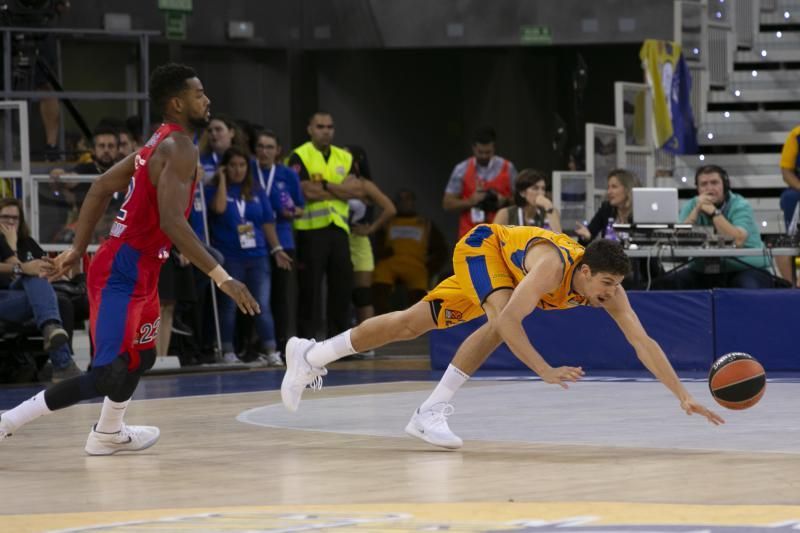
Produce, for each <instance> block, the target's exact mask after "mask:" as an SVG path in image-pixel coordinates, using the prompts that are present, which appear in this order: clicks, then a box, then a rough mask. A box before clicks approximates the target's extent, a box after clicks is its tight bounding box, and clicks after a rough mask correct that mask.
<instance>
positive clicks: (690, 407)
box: [681, 397, 725, 426]
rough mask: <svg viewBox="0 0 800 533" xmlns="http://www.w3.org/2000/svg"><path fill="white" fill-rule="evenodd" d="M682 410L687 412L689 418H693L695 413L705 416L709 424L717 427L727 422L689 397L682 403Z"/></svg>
mask: <svg viewBox="0 0 800 533" xmlns="http://www.w3.org/2000/svg"><path fill="white" fill-rule="evenodd" d="M681 409H683V410H684V411H686V414H687V415H689V416H691V415H692V414H694V413H697V414H699V415H703V416H704V417H706V418H707V419H708V421H709V422H711V423H712V424H714V425H715V426H718V425H720V424H724V423H725V420H723V419H722V417H721V416H719V415H718V414H717V413H715V412H714V411H712V410H711V409H707V408H705V407H703V406H702V405H700V404H699V403H697V402H696V401H694V398H692V397H689V398H687V399H685V400H683V401H682V402H681Z"/></svg>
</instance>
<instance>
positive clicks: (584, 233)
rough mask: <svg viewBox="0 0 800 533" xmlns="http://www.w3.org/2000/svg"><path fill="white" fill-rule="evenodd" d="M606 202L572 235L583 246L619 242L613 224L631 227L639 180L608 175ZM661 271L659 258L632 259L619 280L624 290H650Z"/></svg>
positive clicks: (616, 171) (622, 174) (617, 173)
mask: <svg viewBox="0 0 800 533" xmlns="http://www.w3.org/2000/svg"><path fill="white" fill-rule="evenodd" d="M606 183H607V189H606V200H605V201H604V202H603V203H602V204H600V209H598V210H597V212H596V213H595V215H594V216H593V217H592V220H591V222H589V226H588V227H587V226H584V225H583V224H581V223H578V224H577V226H576V228H575V233H576V234H577V235H578V240H579V241H580V242H581V243H582V244H584V245H586V244H589V243H590V242H591V241H593V240H594V239H596V238H598V237H599V238H602V239H609V240H619V236H618V235H617V233H616V231H614V224H633V188H634V187H639V180H638V179H637V178H636V176H634V175H633V174H632V173H630V172H628V171H627V170H625V169H622V168H615V169H613V170H612V171H611V172H609V173H608V179H607V182H606ZM663 273H664V268H663V266H662V265H661V261H660V260H659V259H658V258H655V257H653V258H650V259H645V258H641V259H631V272H630V274H628V276H626V277H625V279H624V280H622V286H623V287H624V288H625V289H628V290H631V289H649V288H651V286H652V284H653V282H654V280H656V279H657V278H659V277H660V276H662V275H663Z"/></svg>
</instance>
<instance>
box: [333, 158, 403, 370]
mask: <svg viewBox="0 0 800 533" xmlns="http://www.w3.org/2000/svg"><path fill="white" fill-rule="evenodd" d="M345 149H346V150H347V151H348V152H350V153H351V154H353V174H354V175H355V176H356V177H357V178H358V179H359V180H360V181H361V187H362V189H363V193H362V194H361V195H360V196H359V197H358V198H351V199H349V200H348V201H347V204H348V207H349V208H350V260H351V261H352V262H353V306H354V307H355V310H356V322H357V323H358V324H360V323H362V322H363V321H365V320H366V319H368V318H370V317H373V316H375V307H374V306H373V302H372V273H373V271H374V270H375V256H374V254H373V252H372V242H371V241H370V236H371V235H374V234H375V232H376V231H378V230H380V229H381V228H382V227H384V225H386V223H387V222H388V221H389V220H390V219H391V218H392V217H393V216H394V215H395V214H396V213H397V209H395V206H394V203H392V201H391V200H390V199H389V197H388V196H386V195H385V194H384V193H383V191H381V190H380V188H379V187H378V186H377V185H375V182H373V181H372V174H371V172H370V169H369V161H368V160H367V153H366V152H365V151H364V149H363V148H361V147H360V146H355V145H351V146H347V147H345ZM376 206H377V207H378V208H380V210H381V212H380V215H379V216H378V217H377V218H376V217H375V212H374V211H375V207H376ZM361 355H369V356H371V355H374V352H368V353H365V354H361Z"/></svg>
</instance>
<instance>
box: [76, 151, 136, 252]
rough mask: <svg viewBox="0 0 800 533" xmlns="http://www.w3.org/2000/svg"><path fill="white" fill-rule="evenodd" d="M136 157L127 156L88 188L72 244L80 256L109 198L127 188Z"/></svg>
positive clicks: (134, 155)
mask: <svg viewBox="0 0 800 533" xmlns="http://www.w3.org/2000/svg"><path fill="white" fill-rule="evenodd" d="M136 155H137V154H136V152H134V153H132V154H130V155H128V156H127V157H126V158H125V159H123V160H122V161H120V162H119V163H117V164H115V165H114V166H112V167H111V168H110V169H108V170H106V171H105V172H104V173H103V174H101V175H100V177H98V178H97V179H96V180H94V182H92V186H91V187H89V192H87V193H86V198H84V200H83V204H82V205H81V211H80V215H79V216H78V227H77V229H76V230H75V240H74V241H73V243H72V247H73V248H74V249H75V250H76V251H77V252H79V253H80V254H81V255H82V254H83V253H84V252H86V248H87V247H88V246H89V243H90V242H91V240H92V233H93V232H94V228H95V226H97V222H98V221H99V220H100V218H101V217H102V216H103V215H104V214H105V213H106V210H107V209H108V203H109V202H110V201H111V197H112V196H113V195H114V193H118V192H122V191H125V190H126V189H127V188H128V185H129V184H130V182H131V177H132V176H133V172H134V170H135V164H134V163H135V161H136Z"/></svg>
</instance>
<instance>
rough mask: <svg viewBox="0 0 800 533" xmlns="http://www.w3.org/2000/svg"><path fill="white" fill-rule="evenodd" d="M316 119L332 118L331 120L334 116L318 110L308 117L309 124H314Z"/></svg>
mask: <svg viewBox="0 0 800 533" xmlns="http://www.w3.org/2000/svg"><path fill="white" fill-rule="evenodd" d="M316 117H331V118H333V115H332V114H331V113H330V112H328V111H325V110H324V109H318V110H316V111H314V112H313V113H311V114H310V115H309V116H308V123H309V124H311V123H312V122H314V119H315V118H316Z"/></svg>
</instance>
